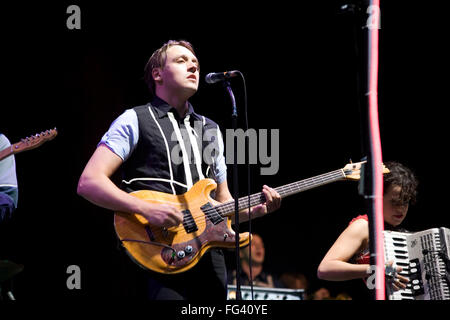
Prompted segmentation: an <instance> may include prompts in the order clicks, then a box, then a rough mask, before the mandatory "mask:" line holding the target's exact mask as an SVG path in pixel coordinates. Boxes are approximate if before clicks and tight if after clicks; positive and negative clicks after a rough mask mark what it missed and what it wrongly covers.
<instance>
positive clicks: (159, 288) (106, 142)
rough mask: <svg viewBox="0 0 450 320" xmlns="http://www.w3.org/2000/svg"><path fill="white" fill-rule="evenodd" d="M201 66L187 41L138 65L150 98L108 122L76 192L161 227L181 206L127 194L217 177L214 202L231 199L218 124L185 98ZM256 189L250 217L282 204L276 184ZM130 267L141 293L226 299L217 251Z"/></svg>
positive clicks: (175, 190) (181, 187)
mask: <svg viewBox="0 0 450 320" xmlns="http://www.w3.org/2000/svg"><path fill="white" fill-rule="evenodd" d="M199 70H200V68H199V62H198V59H197V57H196V55H195V53H194V50H193V48H192V46H191V44H190V43H189V42H186V41H173V40H171V41H169V42H167V43H165V44H164V45H163V46H162V47H161V48H160V49H158V50H156V51H155V52H154V53H153V55H152V56H151V57H150V59H149V61H148V63H147V65H146V67H145V70H144V79H145V81H146V83H147V85H148V87H149V90H150V92H151V94H152V96H153V98H152V100H151V102H150V103H148V104H146V105H143V106H138V107H135V108H133V109H129V110H126V111H125V112H124V113H123V114H122V115H121V116H119V117H118V118H117V119H116V120H115V121H114V122H113V123H112V125H111V127H110V129H109V130H108V131H107V132H106V134H105V135H104V136H103V138H102V139H101V141H100V143H99V144H98V147H97V149H96V150H95V152H94V154H93V155H92V157H91V158H90V160H89V161H88V163H87V165H86V167H85V169H84V171H83V173H82V175H81V177H80V180H79V183H78V189H77V192H78V194H79V195H81V196H82V197H84V198H86V199H87V200H89V201H90V202H92V203H94V204H96V205H98V206H101V207H104V208H107V209H110V210H113V211H120V212H124V213H129V214H132V213H138V214H140V215H142V216H143V217H144V218H145V219H147V220H148V222H149V223H150V224H152V225H155V226H159V227H164V228H169V227H172V226H177V225H180V224H181V223H182V222H183V217H184V215H185V214H186V212H180V210H179V209H177V208H175V207H174V206H171V205H170V204H154V203H149V202H146V201H144V200H141V199H138V198H136V197H133V196H132V195H130V192H133V191H137V190H155V191H161V192H164V193H168V194H174V195H175V194H176V195H180V194H184V193H185V192H186V191H188V190H189V189H190V188H191V187H192V186H193V185H194V184H195V183H196V182H197V181H199V180H201V179H205V178H212V179H214V181H215V182H216V183H217V189H216V190H215V200H216V201H218V202H227V201H230V200H232V196H231V193H230V191H229V189H228V184H227V180H226V164H225V159H224V156H223V139H222V137H221V134H220V130H219V127H218V125H217V124H216V123H215V122H213V121H211V120H210V119H208V118H206V117H203V116H201V115H199V114H197V113H195V112H194V110H193V107H192V105H191V104H190V103H189V102H188V99H189V98H190V97H191V96H192V95H193V94H194V93H195V92H196V91H197V89H198V84H199V74H200V73H199ZM119 167H121V168H122V171H123V180H122V183H121V186H120V188H119V187H117V186H116V185H115V184H114V183H113V182H112V181H111V179H110V177H111V176H112V175H113V174H114V172H115V171H116V170H118V169H119ZM262 192H263V193H264V195H265V197H266V202H265V203H264V204H260V205H257V206H254V207H252V208H251V215H252V218H253V217H255V218H256V217H261V216H263V215H265V214H267V213H269V212H272V211H275V210H277V209H278V208H279V207H280V204H281V197H280V195H279V194H278V193H277V192H276V191H275V190H274V189H272V188H269V187H267V186H264V187H263V189H262ZM239 216H240V217H239V219H240V221H241V222H243V221H247V220H248V210H243V211H242V212H240V215H239ZM149 236H150V237H151V232H150V231H149ZM132 265H133V268H135V269H134V270H133V272H131V273H129V272H121V274H122V275H127V276H130V277H134V280H133V279H131V278H130V279H127V280H126V281H127V282H129V281H136V282H135V283H136V294H137V295H139V296H141V297H145V298H149V299H156V300H166V299H170V300H178V299H189V300H199V299H202V300H203V301H204V300H205V299H206V300H215V301H217V300H219V301H220V300H225V299H226V268H225V261H224V257H223V253H222V252H221V250H219V249H211V250H209V251H208V252H207V253H206V254H205V255H204V256H203V258H202V259H201V260H200V262H199V263H198V264H197V265H196V266H195V267H193V268H192V269H190V270H188V271H186V272H184V273H181V274H175V275H162V274H154V273H151V272H147V271H145V270H140V269H139V267H138V266H137V265H134V264H132ZM144 271H145V272H144Z"/></svg>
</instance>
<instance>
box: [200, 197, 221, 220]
mask: <svg viewBox="0 0 450 320" xmlns="http://www.w3.org/2000/svg"><path fill="white" fill-rule="evenodd" d="M200 209H201V210H202V211H203V213H204V214H205V216H207V217H208V219H209V220H210V221H211V222H212V223H213V224H214V225H216V224H218V223H220V222H222V221H223V220H224V219H223V217H222V216H221V215H220V214H219V213H218V212H217V210H216V208H215V207H213V206H212V205H211V203H209V202H208V203H207V204H205V205H203V206H201V207H200Z"/></svg>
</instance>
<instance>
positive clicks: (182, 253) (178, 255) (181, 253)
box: [177, 250, 186, 259]
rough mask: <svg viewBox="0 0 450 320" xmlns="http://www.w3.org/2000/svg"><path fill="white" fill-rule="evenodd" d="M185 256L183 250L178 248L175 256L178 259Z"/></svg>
mask: <svg viewBox="0 0 450 320" xmlns="http://www.w3.org/2000/svg"><path fill="white" fill-rule="evenodd" d="M185 256H186V254H185V253H184V251H182V250H180V251H178V252H177V257H178V258H179V259H183V258H184V257H185Z"/></svg>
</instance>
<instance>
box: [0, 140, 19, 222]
mask: <svg viewBox="0 0 450 320" xmlns="http://www.w3.org/2000/svg"><path fill="white" fill-rule="evenodd" d="M10 146H11V143H10V142H9V140H8V138H7V137H6V136H5V135H3V134H0V150H4V149H6V148H8V147H10ZM18 194H19V192H18V188H17V176H16V162H15V159H14V155H11V156H9V157H7V158H5V159H3V160H0V223H1V222H2V221H6V220H7V219H9V218H11V214H12V213H13V211H14V210H15V209H16V208H17V200H18Z"/></svg>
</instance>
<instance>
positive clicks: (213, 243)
mask: <svg viewBox="0 0 450 320" xmlns="http://www.w3.org/2000/svg"><path fill="white" fill-rule="evenodd" d="M363 163H364V162H358V163H350V164H347V165H346V166H345V167H344V168H342V169H338V170H335V171H332V172H329V173H325V174H322V175H319V176H315V177H312V178H309V179H305V180H301V181H298V182H294V183H291V184H287V185H285V186H281V187H278V188H275V190H276V191H277V192H278V193H279V194H280V196H281V197H282V198H284V197H287V196H290V195H293V194H296V193H299V192H302V191H306V190H309V189H312V188H316V187H319V186H322V185H325V184H328V183H331V182H335V181H339V180H359V178H360V172H361V166H362V165H363ZM387 172H389V170H388V169H387V168H386V167H384V165H383V173H387ZM216 187H217V184H216V183H215V181H214V180H212V179H203V180H200V181H198V182H197V183H195V184H194V185H193V186H192V188H191V189H190V190H189V191H187V192H186V193H184V194H182V195H172V194H168V193H163V192H158V191H150V190H139V191H135V192H132V193H130V194H131V195H133V196H135V197H137V198H139V199H143V200H145V201H148V202H150V203H155V204H170V205H172V206H175V207H177V208H178V209H179V210H180V211H181V212H182V213H183V214H184V218H183V223H182V224H179V225H178V226H174V227H170V228H163V227H157V226H154V225H151V224H149V223H148V221H147V220H146V219H145V218H144V217H143V216H141V215H139V214H136V213H135V214H129V213H123V212H116V213H115V214H114V227H115V231H116V234H117V236H118V238H119V240H120V242H121V244H122V246H124V247H125V249H126V251H127V253H128V255H129V256H130V258H131V259H132V260H133V261H134V262H136V263H137V264H138V265H140V266H141V267H143V268H146V269H149V270H152V271H156V272H159V273H164V274H176V273H180V272H184V271H187V270H189V269H190V268H192V267H193V266H195V265H196V264H197V262H198V261H199V260H200V259H201V257H202V256H203V255H204V254H205V252H206V251H207V250H208V249H210V248H213V247H221V248H234V247H235V241H236V239H235V232H234V231H233V230H232V229H231V220H230V219H229V217H231V216H232V215H234V213H235V203H234V200H231V201H229V202H226V203H220V202H217V201H215V200H214V199H212V198H211V196H210V193H211V191H213V190H215V189H216ZM265 202H266V198H265V196H264V193H262V192H260V193H256V194H253V195H251V196H250V206H255V205H258V204H262V203H265ZM238 203H239V210H243V209H248V208H249V199H248V196H246V197H242V198H239V200H238ZM249 237H250V235H249V233H248V232H245V233H241V234H239V245H240V246H241V247H243V246H246V245H247V244H248V243H249V240H250V239H249Z"/></svg>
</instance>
